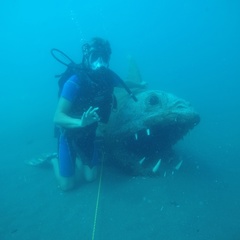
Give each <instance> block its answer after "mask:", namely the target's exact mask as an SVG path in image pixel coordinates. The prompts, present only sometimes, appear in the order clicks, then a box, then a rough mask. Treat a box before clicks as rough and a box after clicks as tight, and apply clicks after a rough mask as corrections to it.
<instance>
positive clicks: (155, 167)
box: [152, 159, 161, 173]
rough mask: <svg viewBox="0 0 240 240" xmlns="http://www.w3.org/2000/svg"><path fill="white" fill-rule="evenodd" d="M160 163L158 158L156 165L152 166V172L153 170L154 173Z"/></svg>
mask: <svg viewBox="0 0 240 240" xmlns="http://www.w3.org/2000/svg"><path fill="white" fill-rule="evenodd" d="M160 165H161V159H159V160H158V161H157V163H156V165H155V166H154V167H153V169H152V172H153V173H156V172H157V170H158V169H159V167H160Z"/></svg>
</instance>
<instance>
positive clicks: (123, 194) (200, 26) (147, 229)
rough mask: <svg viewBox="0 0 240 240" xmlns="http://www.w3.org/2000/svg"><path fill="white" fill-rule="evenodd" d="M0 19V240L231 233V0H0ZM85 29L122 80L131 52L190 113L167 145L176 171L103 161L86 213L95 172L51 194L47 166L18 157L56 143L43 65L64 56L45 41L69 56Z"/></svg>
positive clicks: (236, 22) (239, 153)
mask: <svg viewBox="0 0 240 240" xmlns="http://www.w3.org/2000/svg"><path fill="white" fill-rule="evenodd" d="M0 22H1V38H0V66H1V67H0V73H1V88H0V109H1V120H0V122H1V124H0V125H1V126H0V134H1V135H0V136H1V141H0V156H1V157H0V163H1V169H0V181H1V184H2V186H1V193H0V239H1V240H8V239H18V240H19V239H24V240H27V239H31V240H32V239H39V240H40V239H44V240H48V239H58V240H65V239H71V240H75V239H96V240H98V239H115V240H118V239H125V240H128V239H131V240H132V239H133V240H135V239H136V240H137V239H165V240H168V239H169V240H176V239H184V240H186V239H195V240H196V239H197V240H198V239H199V240H200V239H201V240H205V239H211V240H213V239H217V240H223V239H229V240H239V239H240V230H239V225H240V221H239V214H240V191H239V189H240V188H239V187H240V150H239V149H240V127H239V118H240V101H239V88H240V83H239V80H240V67H239V63H240V45H239V42H240V3H239V1H237V0H231V1H227V0H221V1H219V0H218V1H217V0H208V1H206V0H202V1H192V0H185V1H176V0H168V1H167V0H163V1H156V0H153V1H145V0H140V1H136V0H132V1H131V0H128V1H126V0H121V1H119V0H115V1H110V0H102V1H100V0H95V1H93V0H89V1H76V0H69V1H62V0H60V1H55V0H52V1H46V0H43V1H41V2H40V3H38V2H36V1H29V0H21V1H20V0H15V1H13V0H10V1H4V2H3V3H2V4H1V9H0ZM94 36H100V37H103V38H107V39H108V40H109V41H110V43H111V46H112V52H113V53H112V59H111V64H110V67H111V68H112V69H113V70H114V71H116V72H117V73H118V74H119V75H120V76H121V77H122V78H123V79H124V78H125V77H126V76H127V67H128V64H127V56H128V55H132V56H133V57H134V58H135V60H136V61H137V64H138V66H139V68H140V70H141V74H142V78H143V80H144V81H146V82H148V85H149V88H152V89H161V90H164V91H167V92H172V93H174V94H176V95H177V96H179V97H182V98H184V99H186V100H188V101H190V102H191V103H192V105H193V106H194V107H195V108H196V110H197V111H198V112H199V113H200V115H201V123H200V125H199V126H197V127H196V128H195V129H193V131H192V132H190V133H189V134H188V135H187V136H186V137H185V138H184V139H183V141H181V142H180V143H179V144H177V146H176V149H177V150H178V152H179V154H180V155H181V158H182V159H183V160H184V162H183V165H182V167H181V168H180V169H179V171H177V172H176V173H174V174H171V173H169V174H168V175H167V176H166V177H163V176H160V177H158V178H143V177H136V178H133V177H132V176H129V175H125V174H124V173H122V172H121V171H118V170H116V169H111V168H108V167H105V168H104V171H103V178H102V185H101V186H102V188H101V194H100V199H99V205H98V212H97V221H96V222H95V223H94V214H95V207H96V204H97V200H96V198H97V190H98V181H96V182H94V183H91V184H82V186H80V188H79V189H76V190H75V191H73V192H70V193H62V192H61V191H60V190H59V189H57V187H56V182H55V179H54V176H53V173H52V171H51V170H50V169H35V168H31V167H29V166H26V165H25V164H24V161H25V160H27V159H31V158H32V157H34V156H38V155H39V154H41V153H45V152H52V151H54V150H55V149H56V142H55V139H54V138H53V130H52V129H53V123H52V119H53V114H54V110H55V107H56V103H57V79H55V78H54V75H55V74H59V73H61V72H62V71H64V66H62V65H61V64H59V63H58V62H56V61H55V60H54V59H53V58H52V57H51V55H50V49H51V48H53V47H56V48H59V49H61V50H63V51H64V52H66V53H68V54H69V56H71V57H72V58H73V59H74V60H75V61H76V62H80V61H81V45H82V44H83V43H85V42H86V41H87V40H89V39H90V38H91V37H94ZM94 227H95V228H94ZM94 229H95V232H94ZM93 233H95V234H94V236H93ZM92 236H93V237H92Z"/></svg>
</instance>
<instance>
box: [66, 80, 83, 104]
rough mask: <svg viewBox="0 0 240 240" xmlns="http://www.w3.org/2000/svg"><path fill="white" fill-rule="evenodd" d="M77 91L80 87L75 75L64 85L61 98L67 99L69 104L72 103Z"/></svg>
mask: <svg viewBox="0 0 240 240" xmlns="http://www.w3.org/2000/svg"><path fill="white" fill-rule="evenodd" d="M79 89H80V86H79V84H78V77H77V76H76V75H73V76H71V77H70V78H69V79H68V80H67V81H66V83H65V84H64V86H63V90H62V93H61V97H63V98H65V99H67V100H68V101H70V102H74V100H75V99H76V97H77V94H78V92H79Z"/></svg>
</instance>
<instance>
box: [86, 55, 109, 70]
mask: <svg viewBox="0 0 240 240" xmlns="http://www.w3.org/2000/svg"><path fill="white" fill-rule="evenodd" d="M88 61H89V65H90V67H91V69H92V70H97V69H99V68H101V67H105V68H108V61H109V56H106V55H105V54H103V53H102V52H98V51H92V52H90V54H89V60H88Z"/></svg>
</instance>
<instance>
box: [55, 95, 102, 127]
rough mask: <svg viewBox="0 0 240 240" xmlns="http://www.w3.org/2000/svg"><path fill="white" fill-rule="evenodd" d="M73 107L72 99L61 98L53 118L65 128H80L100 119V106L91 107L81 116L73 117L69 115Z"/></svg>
mask: <svg viewBox="0 0 240 240" xmlns="http://www.w3.org/2000/svg"><path fill="white" fill-rule="evenodd" d="M71 107H72V103H71V102H70V101H68V100H67V99H65V98H63V97H61V98H60V99H59V102H58V105H57V109H56V112H55V115H54V120H53V121H54V123H55V124H56V125H58V126H60V127H64V128H80V127H85V126H87V125H89V124H92V123H94V122H96V121H99V117H98V115H97V113H96V111H97V110H98V108H93V107H90V108H89V109H88V110H87V111H86V112H84V113H83V115H82V117H81V118H73V117H70V116H69V112H70V110H71Z"/></svg>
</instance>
